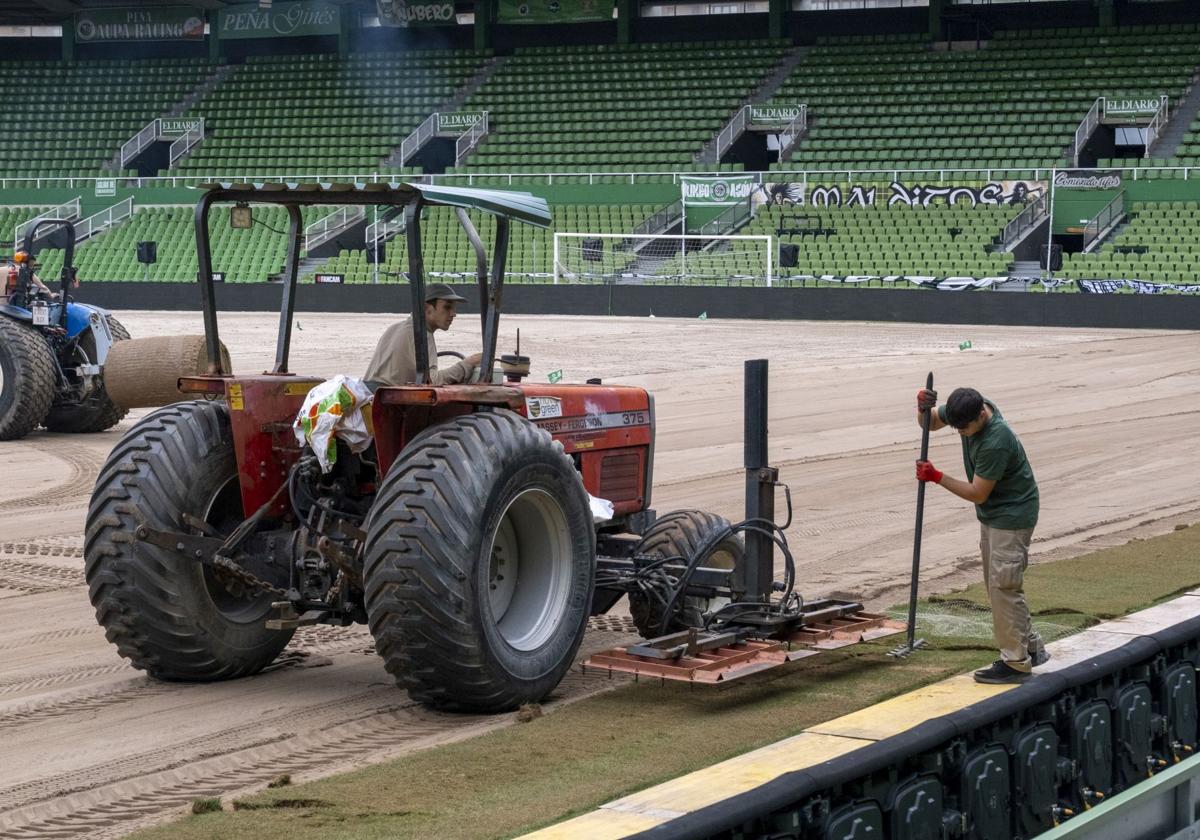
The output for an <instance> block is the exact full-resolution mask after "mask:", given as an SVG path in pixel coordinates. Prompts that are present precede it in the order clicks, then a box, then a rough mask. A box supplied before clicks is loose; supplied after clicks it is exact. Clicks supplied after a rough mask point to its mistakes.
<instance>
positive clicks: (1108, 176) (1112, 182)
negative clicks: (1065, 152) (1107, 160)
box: [1054, 169, 1121, 190]
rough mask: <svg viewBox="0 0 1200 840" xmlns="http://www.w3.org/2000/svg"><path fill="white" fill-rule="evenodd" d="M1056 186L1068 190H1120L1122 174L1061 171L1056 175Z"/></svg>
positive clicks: (1079, 170)
mask: <svg viewBox="0 0 1200 840" xmlns="http://www.w3.org/2000/svg"><path fill="white" fill-rule="evenodd" d="M1054 186H1055V188H1057V189H1068V190H1119V189H1121V173H1120V172H1098V171H1096V170H1094V169H1060V170H1059V171H1058V172H1055V173H1054Z"/></svg>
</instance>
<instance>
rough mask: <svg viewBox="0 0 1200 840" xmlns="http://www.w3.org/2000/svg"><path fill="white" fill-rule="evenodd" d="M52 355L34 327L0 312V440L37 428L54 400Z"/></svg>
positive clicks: (9, 438) (12, 438)
mask: <svg viewBox="0 0 1200 840" xmlns="http://www.w3.org/2000/svg"><path fill="white" fill-rule="evenodd" d="M54 390H55V381H54V355H53V354H52V353H51V352H50V345H48V344H47V343H46V340H45V339H44V338H42V336H41V335H40V334H38V332H37V330H35V329H33V328H31V327H27V326H25V325H24V324H21V323H18V322H17V321H14V320H12V319H11V318H7V317H4V316H2V315H0V440H18V439H20V438H23V437H25V435H27V434H29V433H30V432H32V431H33V430H34V429H36V428H37V427H38V426H39V425H40V424H41V422H42V420H43V418H45V416H46V412H47V411H49V410H50V404H51V403H53V402H54Z"/></svg>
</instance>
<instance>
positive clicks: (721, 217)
mask: <svg viewBox="0 0 1200 840" xmlns="http://www.w3.org/2000/svg"><path fill="white" fill-rule="evenodd" d="M752 215H754V210H753V207H752V206H751V203H750V202H749V201H746V202H745V203H740V202H739V203H738V204H734V205H732V206H730V207H726V208H725V209H724V210H722V211H721V212H720V213H719V214H718V215H717V216H715V217H714V218H712V219H709V220H708V221H707V222H705V223H704V224H702V225H701V226H700V227H699V228H697V229H696V233H695V235H696V236H721V235H723V234H724V233H725V232H726V231H729V230H736V229H737V228H738V227H739V226H740V225H741V224H742V223H743V222H745V221H746V219H749V218H750V217H751V216H752Z"/></svg>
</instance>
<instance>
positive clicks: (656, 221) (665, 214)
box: [633, 199, 683, 236]
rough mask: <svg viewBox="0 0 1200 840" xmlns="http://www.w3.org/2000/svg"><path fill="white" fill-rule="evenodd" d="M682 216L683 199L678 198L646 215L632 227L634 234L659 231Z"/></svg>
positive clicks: (642, 234)
mask: <svg viewBox="0 0 1200 840" xmlns="http://www.w3.org/2000/svg"><path fill="white" fill-rule="evenodd" d="M682 218H683V200H682V199H679V200H676V201H674V202H672V203H670V204H668V205H667V206H666V207H664V208H663V209H661V210H658V211H657V212H655V213H654V214H653V215H651V216H648V217H647V218H646V219H645V220H644V221H642V222H641V223H640V224H638V226H637V227H635V228H634V229H633V235H634V236H648V235H649V234H652V233H661V232H662V231H664V230H666V229H667V228H669V227H671V226H672V225H674V224H675V223H676V222H678V221H679V220H680V219H682Z"/></svg>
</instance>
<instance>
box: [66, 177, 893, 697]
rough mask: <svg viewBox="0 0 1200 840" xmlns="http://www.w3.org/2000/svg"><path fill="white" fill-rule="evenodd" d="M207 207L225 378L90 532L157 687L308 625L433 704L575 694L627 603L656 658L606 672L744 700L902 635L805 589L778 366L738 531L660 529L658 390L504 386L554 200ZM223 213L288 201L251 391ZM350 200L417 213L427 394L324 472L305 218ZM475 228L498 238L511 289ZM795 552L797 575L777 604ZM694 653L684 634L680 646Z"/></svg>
mask: <svg viewBox="0 0 1200 840" xmlns="http://www.w3.org/2000/svg"><path fill="white" fill-rule="evenodd" d="M203 189H204V192H203V195H202V197H201V198H200V200H199V202H198V204H197V207H196V217H195V218H196V237H197V248H198V263H199V269H200V282H199V286H200V290H201V298H202V304H203V310H204V324H205V343H206V349H207V370H206V371H205V372H204V373H203V374H202V375H183V376H180V377H178V383H177V384H178V389H179V390H180V391H182V392H183V393H184V394H186V395H190V396H192V397H194V398H195V399H194V400H193V401H190V402H181V403H176V404H174V405H170V406H167V407H165V408H160V409H159V410H157V411H154V412H152V413H150V414H148V415H147V416H146V417H144V418H143V419H142V420H141V421H139V422H138V423H137V424H136V425H135V426H134V427H133V428H132V429H131V430H130V431H129V432H128V434H126V435H125V437H124V438H123V439H122V440H121V441H120V442H119V443H118V444H117V446H116V447H115V449H114V450H113V452H112V453H111V455H110V456H109V458H108V461H107V463H106V464H105V466H104V467H103V469H102V470H101V472H100V475H99V477H98V479H97V481H96V487H95V491H94V493H93V496H92V501H91V506H90V508H89V511H88V523H87V524H88V527H87V542H86V547H85V550H86V561H87V579H88V583H89V594H90V597H91V600H92V603H93V605H94V606H95V608H96V614H97V617H98V619H99V621H100V623H101V624H102V625H103V626H104V627H105V629H106V632H107V636H108V639H109V640H110V641H112V642H113V643H114V644H116V645H117V647H118V650H119V651H120V653H121V654H122V655H123V656H125V657H127V658H128V659H129V660H130V661H131V662H132V663H133V664H134V665H135V666H136V667H138V668H142V669H144V670H146V671H148V672H149V673H150V674H152V675H153V676H156V677H159V678H162V679H174V680H214V679H224V678H231V677H239V676H246V675H249V674H253V673H255V672H257V671H259V670H261V669H262V668H264V667H265V666H266V665H267V664H269V663H270V662H271V661H272V660H273V659H274V658H275V657H276V656H277V655H278V654H279V652H280V651H281V650H283V648H284V647H285V646H286V645H287V643H288V641H289V639H290V638H291V636H292V634H293V632H294V631H295V629H296V628H297V627H301V626H304V625H309V624H317V623H324V624H334V625H348V624H351V623H366V624H368V625H369V627H370V630H371V634H372V636H373V637H374V640H375V647H376V650H377V651H378V653H379V654H380V656H381V657H382V658H383V660H384V663H385V666H386V668H387V670H388V671H389V672H390V673H391V674H392V675H393V676H394V677H395V678H396V681H397V682H398V683H399V684H400V685H401V686H403V687H404V688H406V689H407V690H408V691H409V692H410V694H411V695H412V696H413V697H415V698H416V699H418V700H421V701H422V702H425V703H428V704H430V705H433V706H437V707H442V708H453V709H465V710H476V711H499V710H504V709H511V708H514V707H516V706H518V705H520V704H522V703H525V702H529V701H534V700H540V699H542V698H544V697H545V696H546V695H547V694H548V693H549V692H550V691H552V690H553V689H554V688H555V686H556V685H557V684H558V683H559V681H560V680H561V679H562V677H563V675H564V674H565V673H566V672H567V670H569V669H570V668H571V666H572V664H573V662H574V660H575V657H576V654H577V652H578V649H579V645H580V643H581V641H582V639H583V635H584V631H585V629H586V627H587V620H588V617H589V616H590V615H597V614H601V613H605V612H607V611H608V610H610V609H611V608H612V607H613V606H614V605H615V604H616V603H617V602H618V601H619V600H620V598H621V597H622V596H623V595H625V594H628V595H629V598H630V605H631V612H632V614H633V616H634V620H635V622H636V623H637V625H638V628H639V629H640V630H641V632H642V633H643V634H644V635H646V636H648V637H651V638H650V640H649V641H647V642H646V644H645V645H644V646H643V648H631V649H629V650H627V651H623V652H612V653H611V657H613V658H622V659H623V661H622V662H616V663H614V662H606V663H604V665H603V667H606V668H612V669H613V670H639V669H641V670H654V669H657V670H656V673H657V674H659V675H662V676H671V677H678V676H679V674H682V673H684V672H686V673H689V674H691V675H692V676H691V677H690V678H692V679H699V680H718V679H725V678H728V677H730V676H734V675H737V674H739V673H741V672H747V671H748V668H747V666H746V665H745V664H744V663H745V661H746V659H747V657H746V656H745V653H746V651H747V650H751V649H753V650H754V651H756V656H758V655H759V653H760V652H761V651H762V648H763V647H764V646H765V647H770V648H771V649H772V650H777V651H778V650H782V651H783V653H784V657H783V658H784V659H786V658H787V654H788V653H789V652H788V651H787V650H786V648H787V647H788V646H794V645H795V644H798V643H801V642H807V643H810V644H812V645H813V646H815V647H817V648H819V647H821V646H822V645H825V646H830V645H834V644H840V643H843V642H845V641H848V640H849V639H850V638H851V637H853V639H854V640H857V639H858V638H861V637H863V636H864V635H871V634H874V633H881V632H883V631H885V630H892V629H893V628H891V627H886V626H885V624H886V622H884V621H883V620H882V619H880V618H879V617H876V616H865V615H863V614H862V613H861V607H860V605H858V604H853V603H848V602H834V601H823V602H820V603H819V604H811V603H810V604H808V605H807V606H806V605H805V604H804V602H803V600H802V599H801V598H800V596H799V595H798V593H796V592H795V591H794V586H793V584H794V575H793V574H792V570H791V569H792V567H791V564H790V555H787V551H786V545H787V544H786V540H785V539H784V538H783V529H782V528H780V527H779V526H777V525H775V523H774V521H773V510H774V501H773V500H774V488H775V486H776V485H777V483H778V481H777V472H776V471H775V470H774V469H772V468H771V467H769V466H767V465H766V436H765V417H766V414H765V406H766V403H765V399H766V390H765V389H766V365H765V363H758V364H759V365H760V368H761V369H760V373H758V374H756V378H755V380H754V381H755V382H756V383H757V385H756V386H755V387H757V388H759V389H760V395H759V398H756V404H757V405H758V406H760V407H761V412H760V415H761V416H760V421H761V422H759V421H756V424H755V434H756V435H758V437H756V438H755V442H754V444H753V446H754V452H755V457H756V459H757V460H758V463H756V464H755V466H754V468H753V470H748V472H747V505H748V515H747V517H746V520H745V521H744V522H742V523H739V524H738V525H736V526H731V525H730V524H729V523H728V522H727V521H726V520H724V519H722V518H721V517H719V516H716V515H714V514H711V513H705V512H702V511H693V510H689V511H676V512H673V513H670V514H667V515H665V516H663V517H661V518H657V517H656V515H655V512H654V511H653V510H652V509H651V507H650V503H651V491H652V476H653V469H652V467H653V459H654V422H655V410H654V400H653V398H652V397H651V395H650V394H648V393H647V392H646V391H645V390H644V389H642V388H636V387H630V386H613V385H604V384H602V383H601V382H600V381H599V380H590V381H589V383H588V384H584V385H574V384H565V383H555V384H535V383H531V382H527V381H525V375H526V374H527V371H528V367H527V365H526V364H524V363H522V362H521V359H518V358H515V357H512V358H509V357H505V358H503V359H501V360H500V361H501V367H502V368H503V369H504V371H505V375H504V376H503V377H501V376H500V374H499V373H498V372H497V373H492V371H493V369H494V368H495V367H496V362H497V359H496V345H497V337H498V325H499V318H500V312H501V303H502V291H503V281H504V268H505V258H506V255H507V250H508V238H509V227H510V224H511V222H512V221H517V222H521V223H525V224H532V225H538V226H542V227H546V226H548V225H549V223H550V213H549V208H548V207H547V205H546V202H545V201H544V200H543V199H540V198H536V197H534V196H531V195H528V194H525V193H514V192H502V191H495V190H472V189H452V188H444V187H436V186H427V185H409V184H397V185H387V184H378V185H367V186H353V185H333V186H319V185H297V186H288V185H263V186H261V187H255V186H253V185H247V184H238V185H228V184H209V185H205V187H203ZM218 202H227V203H234V204H235V205H237V208H236V209H238V210H239V216H240V218H241V220H242V221H244V220H245V219H246V216H247V212H246V211H247V210H252V207H251V206H252V205H255V204H273V205H277V206H282V207H284V208H285V209H286V210H287V212H288V216H289V219H290V223H289V230H288V233H287V237H288V244H289V249H288V256H287V263H286V267H285V270H284V278H283V284H282V302H281V307H280V319H279V329H278V334H277V340H276V352H275V362H274V365H273V366H272V368H271V370H269V371H267V372H265V373H262V374H256V375H241V374H238V375H234V374H232V373H231V371H230V370H229V367H228V362H227V360H226V358H225V357H224V356H223V354H222V349H223V348H222V345H221V342H220V337H219V332H218V320H217V311H216V294H215V290H214V285H213V281H212V256H211V249H210V244H209V217H210V214H211V210H212V208H213V205H214V204H217V203H218ZM334 204H337V205H360V206H377V207H381V208H383V209H384V213H385V215H388V214H399V213H402V214H403V218H404V225H405V234H404V235H405V236H406V239H407V246H408V247H407V251H408V280H409V286H408V292H409V300H410V302H411V307H412V324H413V329H414V339H415V341H414V346H415V351H416V361H417V375H416V380H417V381H416V382H415V383H414V384H412V385H405V386H398V387H381V388H379V389H378V390H377V391H376V392H375V394H374V398H373V400H372V402H371V403H370V411H371V415H370V416H371V425H372V427H373V431H374V439H373V442H372V443H371V444H370V446H369V447H367V448H366V449H365V450H362V451H359V452H355V451H352V450H351V449H350V447H349V446H347V445H346V444H345V443H344V442H341V441H339V442H338V443H337V444H336V453H335V454H336V457H335V458H333V459H331V460H332V465H331V467H330V469H329V470H328V471H324V470H323V469H322V467H321V464H320V463H319V462H318V459H317V457H316V455H315V454H314V453H313V452H312V450H311V449H310V448H309V447H308V446H302V445H301V444H299V443H298V442H297V439H296V437H295V436H294V435H293V430H292V426H293V421H294V419H295V418H296V415H297V412H298V410H299V409H300V407H301V405H302V404H303V403H304V401H305V398H306V396H307V395H308V394H309V392H310V390H311V389H313V388H314V387H315V386H317V385H320V384H321V382H322V379H320V378H316V377H307V376H302V375H297V374H295V373H293V372H291V371H290V370H289V367H288V357H289V350H290V344H291V327H292V321H293V311H294V304H295V297H296V285H297V276H298V267H299V263H300V244H301V239H302V236H301V234H302V230H303V227H302V224H301V208H303V207H305V206H312V205H334ZM430 205H442V206H449V207H452V208H454V210H455V212H456V214H457V217H458V220H459V223H460V225H461V226H462V229H463V232H464V234H465V236H466V237H467V239H468V241H469V242H470V243H471V245H472V248H473V249H474V252H475V255H476V263H477V272H476V280H477V284H478V300H479V309H480V314H481V320H482V333H483V336H482V347H483V349H482V362H481V364H480V366H479V368H478V370H481V371H484V372H486V374H485V375H484V376H483V377H482V381H474V382H470V383H467V384H461V385H443V386H435V385H432V384H430V375H429V372H430V366H431V362H432V361H433V360H431V359H429V358H428V353H427V343H426V333H425V330H426V326H425V318H424V312H423V305H424V299H425V270H424V264H423V260H422V250H421V214H422V210H423V208H424V207H426V206H430ZM469 210H473V211H476V212H477V213H484V214H488V215H491V216H493V217H494V219H495V239H494V249H493V255H492V259H491V265H490V268H489V261H488V254H487V251H486V249H485V247H484V245H483V241H482V239H481V237H480V236H479V233H478V232H477V231H476V228H475V225H474V223H473V221H472V220H471V217H470V216H469V215H468V211H469ZM401 288H402V289H403V288H404V287H401ZM476 378H477V379H478V378H479V377H478V376H477V377H476ZM748 440H749V439H748ZM749 447H750V444H749V443H748V449H747V451H748V453H749V452H750V448H749ZM591 497H594V498H596V499H604V500H607V501H608V502H610V503H611V505H612V515H611V517H610V518H605V519H603V520H602V521H597V520H596V518H595V517H594V515H593V506H592V498H591ZM789 520H790V516H789ZM785 527H786V526H785ZM742 534H745V539H744V540H743V538H742ZM775 546H779V547H780V548H781V549H782V550H783V553H784V554H785V556H786V557H787V558H788V570H789V571H788V574H787V576H786V579H785V580H784V581H783V583H782V584H779V585H778V586H777V585H775V583H774V575H773V568H772V563H773V559H772V558H773V549H774V547H775ZM777 590H778V591H777ZM847 628H851V629H849V630H848V629H847ZM680 632H682V633H685V634H686V638H685V639H683V641H682V642H681V643H673V642H672V641H671V639H670V638H669V637H670V635H671V634H674V633H680ZM664 635H666V636H668V639H666V640H664V639H662V638H660V637H662V636H664ZM792 652H793V653H794V652H795V651H792ZM776 658H777V659H779V657H778V656H777V657H776ZM722 659H723V660H724V665H723V666H720V667H713V666H711V665H710V664H707V663H712V662H713V661H715V660H722ZM696 662H700V663H706V666H705V667H703V668H699V669H697V667H694V663H696ZM764 662H766V660H765V659H763V658H761V656H760V657H759V658H758V659H757V660H755V665H756V666H757V667H762V665H763V663H764ZM644 663H648V665H647V664H644ZM650 666H653V667H650ZM665 666H670V667H674V668H676V669H677V671H679V673H678V674H667V673H666V672H665V670H664V667H665Z"/></svg>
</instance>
